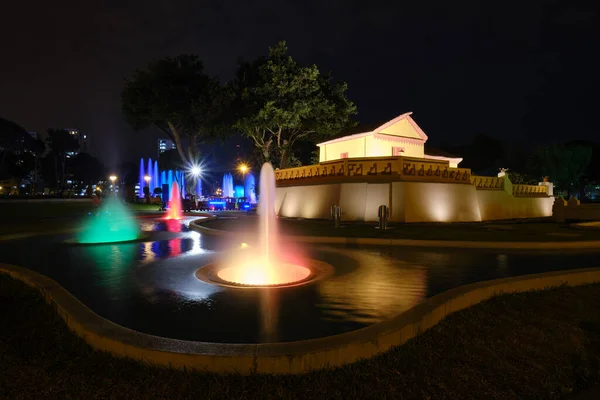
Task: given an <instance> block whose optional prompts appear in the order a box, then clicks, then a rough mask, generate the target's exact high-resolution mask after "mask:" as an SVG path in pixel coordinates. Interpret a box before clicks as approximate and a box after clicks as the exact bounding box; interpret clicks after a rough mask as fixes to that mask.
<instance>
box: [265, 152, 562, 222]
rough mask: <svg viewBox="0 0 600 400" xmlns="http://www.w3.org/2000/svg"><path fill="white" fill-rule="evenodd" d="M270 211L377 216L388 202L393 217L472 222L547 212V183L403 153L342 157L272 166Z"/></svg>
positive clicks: (303, 215)
mask: <svg viewBox="0 0 600 400" xmlns="http://www.w3.org/2000/svg"><path fill="white" fill-rule="evenodd" d="M275 177H276V181H277V189H276V195H277V200H276V211H277V212H278V214H279V215H280V216H283V217H295V218H298V217H299V218H320V219H327V218H330V207H331V206H332V205H339V206H340V207H341V208H342V219H343V220H346V221H376V220H377V210H378V207H379V206H380V205H387V206H388V207H389V208H390V210H391V220H392V221H394V222H474V221H482V220H500V219H512V218H536V217H545V216H550V215H552V203H553V197H551V196H548V193H547V191H548V189H547V187H546V186H533V185H513V184H512V183H511V182H510V180H509V179H508V177H507V176H502V177H479V176H473V175H471V171H470V170H469V169H466V168H451V167H449V165H448V162H447V161H424V160H422V159H413V158H407V157H376V158H365V159H346V160H338V161H333V162H325V163H320V164H318V165H311V166H306V167H299V168H290V169H286V170H280V171H275Z"/></svg>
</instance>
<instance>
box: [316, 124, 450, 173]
mask: <svg viewBox="0 0 600 400" xmlns="http://www.w3.org/2000/svg"><path fill="white" fill-rule="evenodd" d="M411 114H412V112H407V113H404V114H402V115H399V116H398V117H396V118H394V119H393V120H391V121H388V122H386V123H385V124H383V125H380V126H377V127H375V128H374V129H372V130H370V129H368V128H363V129H361V127H359V128H358V131H359V132H358V133H353V134H350V135H348V136H344V137H341V138H338V139H333V140H329V141H327V142H324V143H319V144H318V146H319V162H326V161H334V160H340V159H344V158H367V157H399V156H401V157H412V158H422V159H425V160H439V161H447V162H448V164H449V166H450V167H452V168H456V167H458V164H459V163H460V162H461V161H462V158H458V157H449V156H446V155H442V154H440V153H439V152H437V151H436V152H434V151H428V149H426V148H425V143H426V142H427V135H426V134H425V132H423V130H422V129H421V128H420V127H419V125H417V123H416V122H415V120H414V119H412V117H411Z"/></svg>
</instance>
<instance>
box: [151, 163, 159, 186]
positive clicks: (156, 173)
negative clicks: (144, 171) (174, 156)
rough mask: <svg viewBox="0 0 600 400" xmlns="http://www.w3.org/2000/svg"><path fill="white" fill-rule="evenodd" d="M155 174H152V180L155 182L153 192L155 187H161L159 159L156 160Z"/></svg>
mask: <svg viewBox="0 0 600 400" xmlns="http://www.w3.org/2000/svg"><path fill="white" fill-rule="evenodd" d="M153 172H154V175H153V176H152V181H153V182H154V184H153V185H152V186H153V188H152V190H153V192H154V189H156V188H159V187H160V180H159V179H158V178H159V171H158V161H154V171H153Z"/></svg>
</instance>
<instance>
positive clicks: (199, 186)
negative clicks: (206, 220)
mask: <svg viewBox="0 0 600 400" xmlns="http://www.w3.org/2000/svg"><path fill="white" fill-rule="evenodd" d="M196 179H197V180H198V182H196V197H198V198H200V197H202V179H200V177H198V178H196Z"/></svg>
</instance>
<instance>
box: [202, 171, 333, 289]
mask: <svg viewBox="0 0 600 400" xmlns="http://www.w3.org/2000/svg"><path fill="white" fill-rule="evenodd" d="M259 196H260V198H259V202H258V210H257V211H258V217H259V237H258V239H259V240H258V247H256V248H255V247H253V246H242V247H244V248H243V249H242V250H240V251H236V252H234V253H228V254H227V255H226V257H225V260H222V261H221V262H220V263H217V264H210V265H207V266H205V267H202V268H200V269H199V270H198V271H197V273H196V276H197V277H198V278H199V279H201V280H204V281H207V282H210V283H216V284H220V285H223V286H235V287H285V286H296V285H299V284H303V283H307V282H309V281H312V280H314V279H316V278H317V277H322V276H324V275H325V274H326V273H329V272H331V266H330V265H329V264H325V263H323V262H320V261H316V260H309V259H302V261H301V262H298V261H296V259H295V258H294V252H292V251H291V249H289V248H287V247H286V248H285V251H284V248H282V245H281V243H280V242H279V236H278V232H277V216H276V214H275V173H274V171H273V167H272V166H271V164H268V163H266V164H264V165H263V167H262V169H261V171H260V193H259ZM300 264H302V265H300Z"/></svg>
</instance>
